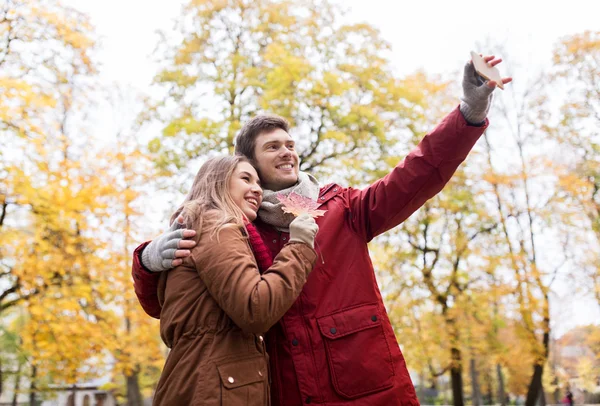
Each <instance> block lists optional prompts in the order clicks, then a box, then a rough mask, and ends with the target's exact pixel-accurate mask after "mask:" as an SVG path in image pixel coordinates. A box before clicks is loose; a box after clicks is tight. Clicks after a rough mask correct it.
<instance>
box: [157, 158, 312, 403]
mask: <svg viewBox="0 0 600 406" xmlns="http://www.w3.org/2000/svg"><path fill="white" fill-rule="evenodd" d="M261 201H262V190H261V188H260V181H259V179H258V175H257V173H256V170H255V169H254V167H252V165H251V164H250V163H249V161H248V160H247V159H246V158H244V157H241V156H227V157H221V158H214V159H211V160H209V161H208V162H206V163H205V164H204V165H203V166H202V168H200V171H199V172H198V174H197V175H196V178H195V179H194V184H193V185H192V189H191V191H190V193H189V194H188V196H187V197H186V200H185V202H184V204H183V205H182V206H181V207H180V208H179V209H178V210H177V212H175V214H173V217H172V218H171V222H173V221H176V220H175V219H176V218H177V217H178V216H183V218H184V220H185V221H186V223H187V224H186V227H187V228H192V229H195V230H196V231H197V235H196V237H195V238H196V241H197V245H196V246H195V247H194V248H193V249H192V252H191V255H190V256H189V257H187V258H185V260H184V262H183V264H182V265H180V266H179V267H177V268H175V269H174V270H172V271H170V272H164V273H163V275H161V283H160V284H159V288H158V294H159V300H160V301H161V302H162V311H161V314H160V333H161V337H162V339H163V341H164V342H165V344H166V345H167V346H168V347H169V348H171V351H170V353H169V356H168V357H167V361H166V363H165V367H164V369H163V372H162V375H161V377H160V381H159V382H158V386H157V388H156V393H155V396H154V404H155V405H161V406H162V405H165V406H172V405H257V406H263V405H268V404H270V400H269V376H268V374H269V372H268V358H267V354H266V352H265V345H264V343H263V338H262V336H261V335H260V334H261V333H264V332H265V331H267V330H268V329H269V328H270V327H271V326H272V325H273V324H275V323H276V322H277V321H278V320H279V319H280V318H281V317H282V316H283V314H284V313H285V312H286V311H287V310H288V309H289V308H290V307H291V305H292V304H293V302H294V301H295V300H296V298H297V297H298V295H299V294H300V291H301V289H302V286H303V285H304V283H305V282H306V278H307V276H308V274H309V272H310V271H311V270H312V267H313V264H314V261H315V258H316V254H315V251H314V248H313V244H314V238H315V235H316V232H317V229H318V227H317V225H316V223H315V221H314V219H312V218H311V217H309V216H300V217H298V218H296V219H295V220H294V221H293V222H292V223H291V224H290V241H289V244H288V245H286V246H285V247H284V249H283V250H282V251H281V252H280V253H279V254H278V255H277V257H276V258H275V259H274V260H273V261H271V258H270V256H269V255H268V253H267V252H268V251H267V247H266V246H265V245H264V243H263V242H262V240H261V239H260V236H259V234H258V232H257V231H256V229H255V228H254V227H253V226H252V224H251V223H250V222H251V221H253V220H254V219H255V218H256V212H257V211H258V208H259V207H260V204H261ZM253 252H254V253H255V254H256V255H257V259H258V264H257V260H256V259H255V256H254V254H253Z"/></svg>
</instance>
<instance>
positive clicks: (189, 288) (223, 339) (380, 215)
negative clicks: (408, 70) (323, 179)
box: [132, 56, 511, 406]
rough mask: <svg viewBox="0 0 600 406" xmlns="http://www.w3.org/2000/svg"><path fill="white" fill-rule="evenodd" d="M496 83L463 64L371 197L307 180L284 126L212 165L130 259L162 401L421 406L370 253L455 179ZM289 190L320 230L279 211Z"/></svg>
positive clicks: (264, 128)
mask: <svg viewBox="0 0 600 406" xmlns="http://www.w3.org/2000/svg"><path fill="white" fill-rule="evenodd" d="M484 59H485V60H486V62H487V63H488V64H490V65H491V66H494V65H496V64H498V63H499V62H500V61H501V60H500V59H495V58H494V57H493V56H489V57H486V58H484ZM510 81H511V79H510V78H506V79H503V83H508V82H510ZM495 86H496V83H494V82H492V81H489V82H485V81H484V80H483V79H482V78H481V77H480V76H479V75H477V74H476V72H475V70H474V68H473V64H472V63H471V62H469V63H467V65H466V66H465V70H464V77H463V93H464V94H463V97H462V102H461V103H460V106H459V107H457V108H456V109H455V110H454V111H452V112H451V113H450V114H449V115H448V116H447V117H446V118H445V119H444V120H443V121H442V122H441V123H440V124H439V125H438V126H437V127H436V128H435V129H434V130H433V131H432V132H431V133H429V134H428V135H426V136H425V138H424V139H423V140H422V141H421V142H420V143H419V145H418V146H417V147H416V148H415V149H414V150H413V151H412V152H411V153H410V154H409V155H408V156H407V157H406V158H405V159H404V160H403V161H402V162H401V163H399V164H398V165H397V166H396V167H395V168H394V169H393V170H392V171H391V172H390V173H389V174H387V175H386V176H385V177H384V178H382V179H380V180H378V181H376V182H375V183H374V184H372V185H371V186H369V187H367V188H365V189H362V190H357V189H353V188H345V187H341V186H339V185H336V184H330V185H326V186H324V187H320V186H319V184H318V183H317V181H316V179H315V178H314V177H312V176H310V175H309V174H306V173H303V172H300V171H299V169H298V168H299V158H298V154H297V152H296V150H295V148H294V141H293V139H292V138H291V137H290V135H289V133H288V125H287V123H286V121H285V120H283V119H282V118H279V117H274V116H258V117H255V118H254V119H252V120H250V121H249V122H248V123H246V125H245V126H244V127H243V128H242V130H241V131H240V133H239V134H238V136H237V138H236V146H235V149H236V156H235V157H225V158H217V159H214V160H211V161H209V162H207V163H206V164H205V165H204V166H203V167H202V168H201V169H200V172H199V173H198V175H197V177H196V179H195V181H194V185H193V187H192V190H191V192H190V193H189V195H188V197H187V198H186V202H185V203H184V204H183V205H182V207H180V209H179V210H178V211H177V212H176V213H175V214H174V215H173V217H172V218H171V222H172V227H171V230H169V231H167V232H166V233H164V234H163V235H161V236H160V237H159V238H158V239H156V240H154V241H153V242H151V243H145V244H143V245H141V246H140V247H138V248H137V249H136V250H135V252H134V262H133V270H132V274H133V277H134V285H135V290H136V294H137V296H138V299H139V301H140V303H141V304H142V307H143V308H144V310H145V311H146V312H147V313H148V314H149V315H151V316H153V317H156V318H160V319H161V336H162V338H163V340H164V341H165V343H166V344H167V346H169V347H170V348H171V351H170V353H169V356H168V358H167V361H166V364H165V368H164V370H163V374H162V376H161V379H160V381H159V384H158V387H157V390H156V394H155V404H157V405H188V404H190V405H191V404H193V405H195V404H198V405H200V404H202V405H205V404H209V405H221V404H223V405H267V404H274V405H285V406H299V405H305V404H326V405H336V406H337V405H382V406H388V405H390V406H392V405H403V406H404V405H418V404H419V403H418V400H417V397H416V394H415V390H414V387H413V384H412V382H411V379H410V377H409V374H408V370H407V367H406V363H405V361H404V358H403V356H402V353H401V351H400V348H399V345H398V342H397V341H396V337H395V335H394V330H393V328H392V326H391V324H390V321H389V319H388V316H387V313H386V310H385V307H384V304H383V301H382V298H381V294H380V292H379V289H378V287H377V281H376V279H375V275H374V272H373V265H372V263H371V260H370V258H369V252H368V248H367V243H368V242H369V241H371V240H372V239H373V238H374V237H376V236H377V235H379V234H381V233H383V232H385V231H387V230H389V229H391V228H393V227H395V226H396V225H398V224H400V223H401V222H403V221H404V220H405V219H406V218H408V217H409V216H410V215H411V214H412V213H413V212H414V211H415V210H417V209H418V208H419V207H421V206H422V205H423V204H424V203H425V202H426V201H427V200H428V199H430V198H431V197H433V196H434V195H435V194H437V193H438V192H439V191H440V190H441V189H442V188H443V187H444V185H445V184H446V183H447V182H448V181H449V179H450V178H451V176H452V174H453V173H454V172H455V170H456V168H457V167H458V166H459V165H460V163H461V162H463V161H464V159H465V158H466V157H467V155H468V153H469V151H470V150H471V148H472V147H473V146H474V144H475V143H476V141H477V140H478V139H479V137H480V136H481V135H482V134H483V132H484V131H485V129H486V128H487V125H488V122H487V119H486V115H487V112H488V110H489V107H490V102H491V94H492V92H493V90H494V88H495ZM255 169H256V170H255ZM258 177H260V181H259V178H258ZM259 185H262V188H263V190H262V191H261V189H260V187H259ZM292 192H294V193H297V194H300V195H302V196H304V197H308V198H310V199H312V200H316V201H317V202H318V204H319V205H320V207H319V208H320V209H323V210H326V213H325V215H324V216H323V217H320V218H319V219H318V221H317V223H318V227H317V225H316V224H315V221H314V220H313V219H312V218H311V217H309V216H301V217H298V218H296V219H294V217H293V216H291V215H288V214H285V213H284V212H283V211H282V208H281V203H280V202H279V200H278V199H277V197H276V195H277V194H283V195H289V194H290V193H292ZM255 219H256V220H255ZM180 220H183V221H184V222H185V224H184V225H185V226H186V227H187V228H189V229H179V230H178V229H177V227H178V225H177V223H178V222H179V221H180ZM253 220H255V221H254V223H251V221H253ZM317 229H318V233H317ZM315 239H316V244H315ZM313 246H316V247H317V252H315V250H314V248H313ZM317 256H319V257H320V259H319V260H318V261H317V260H316V258H317ZM173 267H176V269H174V270H172V271H170V272H160V271H166V270H168V269H170V268H173ZM313 268H314V269H313ZM309 273H310V276H309ZM267 330H268V331H267ZM262 333H266V335H265V336H264V339H263V336H262V335H261V334H262ZM265 349H266V352H265ZM267 353H268V357H267V355H266V354H267ZM267 359H268V360H269V362H268V363H267V361H266V360H267Z"/></svg>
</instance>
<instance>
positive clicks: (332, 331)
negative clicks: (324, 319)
mask: <svg viewBox="0 0 600 406" xmlns="http://www.w3.org/2000/svg"><path fill="white" fill-rule="evenodd" d="M329 331H330V332H331V334H335V333H337V330H336V329H335V327H331V329H329Z"/></svg>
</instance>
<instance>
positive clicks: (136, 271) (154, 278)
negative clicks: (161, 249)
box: [131, 241, 161, 319]
mask: <svg viewBox="0 0 600 406" xmlns="http://www.w3.org/2000/svg"><path fill="white" fill-rule="evenodd" d="M149 243H150V241H148V242H145V243H143V244H142V245H140V246H139V247H137V248H136V249H135V251H133V262H132V265H131V276H132V277H133V288H134V289H135V295H136V296H137V298H138V301H139V302H140V305H142V309H144V311H145V312H146V313H147V314H148V315H149V316H151V317H154V318H155V319H160V310H161V306H160V303H159V302H158V291H157V288H158V281H159V278H160V272H156V273H155V272H150V271H147V270H145V269H144V266H143V265H142V261H141V260H140V255H141V253H142V251H143V250H144V248H146V246H147V245H148V244H149Z"/></svg>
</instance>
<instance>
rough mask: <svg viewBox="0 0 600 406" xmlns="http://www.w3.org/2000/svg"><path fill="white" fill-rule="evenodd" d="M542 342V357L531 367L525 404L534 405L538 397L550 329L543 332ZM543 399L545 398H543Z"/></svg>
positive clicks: (540, 389)
mask: <svg viewBox="0 0 600 406" xmlns="http://www.w3.org/2000/svg"><path fill="white" fill-rule="evenodd" d="M542 344H543V346H544V355H545V357H544V359H543V360H538V362H537V363H536V364H535V366H534V367H533V376H532V377H531V382H530V383H529V389H528V390H527V398H526V399H525V406H535V404H536V403H537V401H538V399H539V397H540V391H542V389H543V387H542V376H543V375H544V363H545V361H546V359H548V350H549V348H548V346H549V345H550V330H549V329H548V330H547V331H545V332H544V336H543V339H542ZM544 401H545V398H544Z"/></svg>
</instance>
